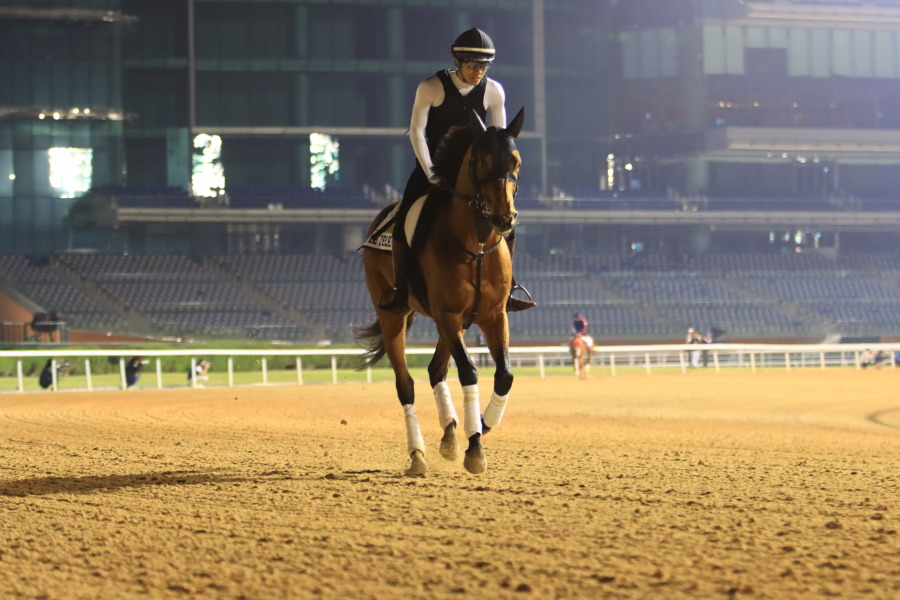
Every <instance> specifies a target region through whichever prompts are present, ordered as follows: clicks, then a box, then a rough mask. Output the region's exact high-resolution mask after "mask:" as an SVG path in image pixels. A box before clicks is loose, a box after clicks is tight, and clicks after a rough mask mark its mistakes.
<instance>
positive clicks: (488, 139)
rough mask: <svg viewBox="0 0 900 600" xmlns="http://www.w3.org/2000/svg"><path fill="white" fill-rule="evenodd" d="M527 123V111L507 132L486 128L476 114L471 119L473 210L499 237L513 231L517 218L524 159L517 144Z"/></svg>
mask: <svg viewBox="0 0 900 600" xmlns="http://www.w3.org/2000/svg"><path fill="white" fill-rule="evenodd" d="M524 120H525V109H524V108H522V109H519V112H518V114H516V116H515V118H514V119H513V120H512V122H510V124H509V126H508V127H506V129H500V128H498V127H493V126H492V127H487V126H486V125H485V124H484V121H482V120H481V117H479V116H478V115H477V114H476V113H475V112H472V116H471V123H470V128H471V130H472V136H473V142H472V151H471V155H470V158H469V180H470V182H471V184H472V187H473V188H474V196H473V197H472V206H473V207H474V208H475V210H477V211H478V212H479V213H480V214H481V215H482V216H483V217H484V218H485V219H486V220H487V221H488V223H490V225H491V228H493V230H494V231H496V232H497V233H498V234H500V235H506V234H507V233H509V232H510V231H512V228H513V227H515V225H516V219H517V218H518V213H517V212H516V205H515V197H516V192H517V191H518V189H519V167H520V166H521V165H522V159H521V157H520V156H519V150H518V149H517V148H516V142H515V140H516V138H517V137H518V135H519V132H520V131H521V130H522V122H523V121H524Z"/></svg>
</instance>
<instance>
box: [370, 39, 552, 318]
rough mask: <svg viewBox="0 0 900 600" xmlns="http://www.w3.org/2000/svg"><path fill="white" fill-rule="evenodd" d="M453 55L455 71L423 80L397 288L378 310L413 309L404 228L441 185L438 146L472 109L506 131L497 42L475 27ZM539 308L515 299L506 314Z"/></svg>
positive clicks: (400, 217)
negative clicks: (494, 70)
mask: <svg viewBox="0 0 900 600" xmlns="http://www.w3.org/2000/svg"><path fill="white" fill-rule="evenodd" d="M450 51H451V53H452V54H453V61H454V63H455V64H456V70H455V71H452V72H451V71H449V70H446V69H445V70H443V71H438V72H437V73H435V74H434V75H432V76H431V77H429V78H427V79H425V80H424V81H422V82H421V83H420V84H419V87H418V88H417V89H416V99H415V101H414V103H413V109H412V117H411V118H410V123H409V137H410V142H411V143H412V147H413V151H414V152H415V154H416V166H415V168H414V169H413V172H412V174H411V175H410V176H409V180H408V181H407V182H406V188H405V189H404V191H403V199H402V200H401V201H400V207H399V209H398V210H397V217H396V220H395V225H394V235H393V247H392V256H393V259H394V287H393V288H391V290H390V292H389V293H388V294H387V295H386V296H385V297H383V298H382V299H381V301H380V302H379V303H378V309H379V310H383V311H386V312H390V313H403V312H406V311H407V310H408V305H407V296H408V294H409V288H408V282H407V274H408V269H409V266H410V249H409V244H408V243H407V241H406V236H405V235H404V234H403V223H404V222H405V221H406V213H407V212H409V208H410V206H411V205H412V204H413V202H415V201H416V200H417V199H418V198H420V197H422V196H424V195H425V194H426V193H428V191H429V189H430V188H431V187H432V186H435V185H440V184H441V183H442V182H441V180H440V179H439V178H438V177H437V176H436V175H435V174H434V169H433V167H432V164H433V163H432V154H433V153H434V151H435V150H436V149H437V146H438V143H439V142H440V141H441V139H442V138H443V137H444V135H445V134H446V133H447V132H448V131H450V129H451V128H452V127H454V126H456V125H466V124H467V123H468V117H469V112H470V111H472V110H474V111H475V112H476V113H477V114H478V116H479V117H481V119H482V120H485V117H486V116H487V115H489V116H490V119H489V123H488V125H493V126H496V127H498V128H501V129H502V128H504V127H506V107H505V104H504V103H505V100H506V93H505V92H504V91H503V86H502V85H500V83H499V82H498V81H496V80H494V79H491V78H490V77H487V70H488V69H489V68H490V67H491V64H492V63H493V61H494V42H493V41H491V38H490V37H489V36H488V35H487V34H486V33H485V32H483V31H481V30H480V29H474V28H473V29H469V30H468V31H465V32H463V33H461V34H460V35H459V36H458V37H457V38H456V40H455V41H454V42H453V45H452V46H451V47H450ZM515 239H516V238H515V230H513V231H512V232H510V233H509V234H508V235H507V237H506V243H507V246H508V247H509V255H510V259H511V258H512V255H513V250H514V248H515V244H516V242H515ZM516 288H520V286H519V285H517V284H516V282H515V279H513V282H512V289H511V290H510V293H511V292H512V291H513V290H515V289H516ZM520 289H523V290H524V288H520ZM526 293H527V291H526ZM534 305H535V303H534V302H532V301H530V300H519V299H517V298H513V297H512V295H510V296H509V298H508V299H507V303H506V310H507V312H514V311H518V310H525V309H527V308H531V307H532V306H534Z"/></svg>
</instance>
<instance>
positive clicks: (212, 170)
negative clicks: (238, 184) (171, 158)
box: [191, 133, 225, 198]
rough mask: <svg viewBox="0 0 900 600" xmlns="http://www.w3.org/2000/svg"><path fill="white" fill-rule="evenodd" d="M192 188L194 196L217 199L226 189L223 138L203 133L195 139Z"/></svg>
mask: <svg viewBox="0 0 900 600" xmlns="http://www.w3.org/2000/svg"><path fill="white" fill-rule="evenodd" d="M191 163H192V166H193V168H192V172H191V188H192V189H193V193H194V196H204V197H206V198H215V197H216V196H218V195H219V192H220V191H221V190H224V189H225V167H224V166H223V165H222V138H221V137H220V136H218V135H208V134H206V133H201V134H199V135H197V136H196V137H194V154H193V156H192V160H191Z"/></svg>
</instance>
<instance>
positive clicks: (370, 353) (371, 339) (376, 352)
mask: <svg viewBox="0 0 900 600" xmlns="http://www.w3.org/2000/svg"><path fill="white" fill-rule="evenodd" d="M415 318H416V313H414V312H411V313H409V316H407V317H406V331H407V332H409V328H410V327H411V326H412V324H413V321H414V320H415ZM353 337H355V338H356V339H358V340H366V343H367V345H368V347H367V348H366V351H365V352H364V353H363V354H362V356H361V357H360V359H361V360H362V361H363V362H362V364H361V365H360V366H358V367H357V368H356V370H357V371H362V370H363V369H366V368H369V367H374V366H375V363H377V362H378V361H379V360H381V359H382V358H383V357H384V355H385V354H387V351H386V350H385V347H384V336H383V335H382V333H381V323H379V322H378V319H377V318H376V319H375V320H374V321H372V322H371V323H369V324H368V325H360V326H359V327H356V328H354V330H353Z"/></svg>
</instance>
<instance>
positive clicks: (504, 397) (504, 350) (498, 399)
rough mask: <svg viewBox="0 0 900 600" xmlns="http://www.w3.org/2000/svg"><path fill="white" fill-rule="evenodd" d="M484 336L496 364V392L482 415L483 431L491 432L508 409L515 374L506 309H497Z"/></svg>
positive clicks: (487, 324) (486, 325) (488, 323)
mask: <svg viewBox="0 0 900 600" xmlns="http://www.w3.org/2000/svg"><path fill="white" fill-rule="evenodd" d="M482 331H483V332H484V338H485V341H486V342H487V345H488V348H489V349H490V351H491V356H492V357H493V358H494V364H496V365H497V369H496V370H495V371H494V392H493V393H492V394H491V401H490V402H488V405H487V408H485V409H484V415H483V417H482V424H483V428H482V430H483V433H487V432H489V431H490V430H491V429H492V428H494V427H496V426H497V425H499V424H500V421H501V420H502V419H503V412H504V411H505V410H506V402H507V401H508V400H509V391H510V389H512V384H513V374H512V370H511V369H510V367H509V321H508V320H507V318H506V312H505V311H497V313H496V314H495V315H493V317H492V318H491V319H490V320H489V321H488V322H487V323H485V324H484V326H483V327H482Z"/></svg>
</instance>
